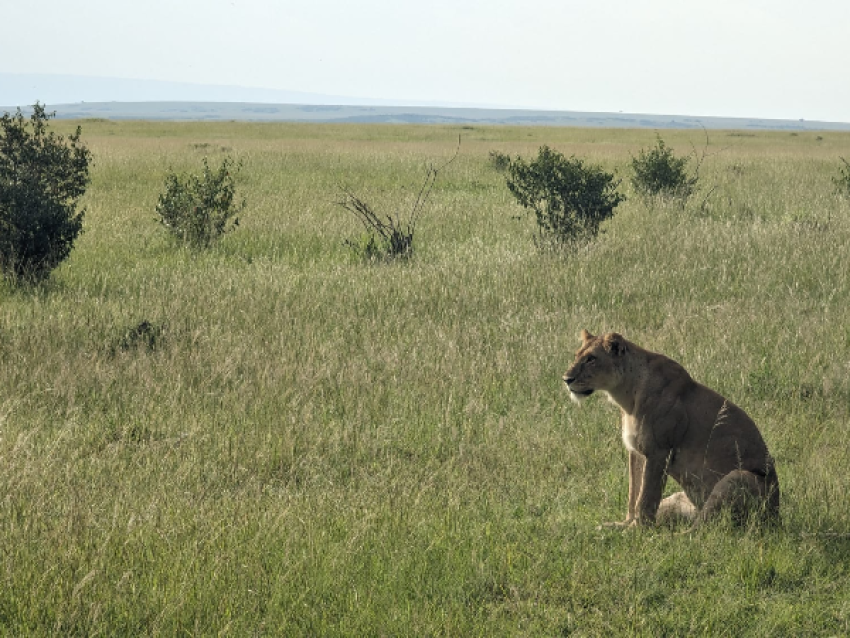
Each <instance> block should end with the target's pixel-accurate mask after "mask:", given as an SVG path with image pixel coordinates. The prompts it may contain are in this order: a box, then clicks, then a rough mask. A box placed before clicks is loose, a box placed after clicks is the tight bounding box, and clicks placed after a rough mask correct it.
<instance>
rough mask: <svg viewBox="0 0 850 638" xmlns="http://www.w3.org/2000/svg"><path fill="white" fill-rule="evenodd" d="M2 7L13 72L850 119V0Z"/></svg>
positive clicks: (97, 0) (105, 0) (2, 65)
mask: <svg viewBox="0 0 850 638" xmlns="http://www.w3.org/2000/svg"><path fill="white" fill-rule="evenodd" d="M3 4H4V6H3V9H2V11H1V12H0V16H2V22H3V29H2V31H3V34H2V38H0V72H14V73H60V74H74V75H91V76H104V77H119V78H134V79H152V80H169V81H178V82H193V83H199V84H221V85H237V86H246V87H264V88H271V89H285V90H291V91H302V92H309V93H322V94H331V95H342V96H352V97H369V98H381V99H392V100H399V101H400V102H402V101H403V102H404V103H407V104H410V103H429V104H430V103H441V104H447V105H459V104H467V105H491V106H505V107H529V108H543V109H555V110H577V111H605V112H616V111H626V112H632V113H634V112H638V113H664V114H677V115H678V114H681V115H717V116H740V117H764V118H793V119H798V118H805V119H808V120H826V121H842V122H850V1H848V0H809V1H807V2H799V0H796V1H792V0H769V1H767V0H764V1H763V0H710V1H709V0H699V1H696V0H692V1H688V0H644V1H643V2H641V1H636V0H608V1H607V2H606V1H591V0H582V1H574V0H509V1H508V0H428V1H422V2H410V1H407V0H282V1H277V2H275V1H273V0H145V1H144V2H138V1H137V0H74V1H72V2H69V1H68V0H41V1H40V2H38V3H37V4H36V5H33V4H31V3H25V2H13V1H12V0H4V2H3ZM35 7H37V10H36V8H35Z"/></svg>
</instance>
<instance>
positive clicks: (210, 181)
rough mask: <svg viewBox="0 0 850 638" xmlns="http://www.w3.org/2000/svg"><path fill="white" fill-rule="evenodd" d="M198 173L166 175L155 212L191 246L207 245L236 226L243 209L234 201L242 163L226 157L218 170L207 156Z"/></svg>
mask: <svg viewBox="0 0 850 638" xmlns="http://www.w3.org/2000/svg"><path fill="white" fill-rule="evenodd" d="M203 162H204V166H203V170H202V172H201V174H200V175H193V174H188V175H178V174H176V173H174V172H171V171H170V172H169V173H168V174H167V175H166V177H165V193H162V194H161V195H160V196H159V202H158V203H157V205H156V212H157V213H158V214H159V216H160V221H161V222H162V224H163V226H165V227H166V228H167V229H168V230H169V232H171V234H172V235H173V236H174V237H176V238H177V239H178V240H179V241H181V242H183V243H185V244H188V245H189V246H192V247H193V248H206V247H208V246H209V245H210V244H212V243H213V242H214V241H215V240H217V239H218V238H219V237H220V236H221V235H223V234H224V233H225V232H227V231H229V230H232V229H233V228H235V227H236V226H238V225H239V218H238V217H237V215H238V214H239V213H240V212H242V211H243V210H244V209H245V206H246V202H245V200H244V199H242V200H241V201H239V202H237V201H236V180H235V174H236V173H238V171H239V169H240V167H241V164H239V163H237V162H236V161H235V160H233V158H231V157H226V158H224V160H223V161H222V163H221V167H220V168H219V169H218V170H212V169H211V168H210V166H209V162H208V161H207V158H204V160H203Z"/></svg>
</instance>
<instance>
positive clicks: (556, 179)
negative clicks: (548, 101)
mask: <svg viewBox="0 0 850 638" xmlns="http://www.w3.org/2000/svg"><path fill="white" fill-rule="evenodd" d="M506 180H507V185H508V189H509V190H510V192H511V194H513V196H514V197H515V198H516V199H517V201H518V202H519V203H520V204H521V205H522V206H523V207H524V208H527V209H531V210H533V211H534V214H535V216H536V218H537V227H538V233H539V234H538V241H541V240H542V241H544V242H551V241H554V242H555V243H556V244H568V243H573V242H575V241H582V240H588V239H592V238H593V237H595V236H596V235H597V233H598V232H599V225H600V224H601V223H602V222H603V221H605V220H606V219H609V218H610V217H612V216H613V215H614V209H615V208H616V207H617V205H618V204H620V202H622V201H623V200H624V199H625V197H624V196H623V195H621V194H620V193H619V192H618V191H617V187H618V186H619V180H615V179H614V175H612V174H611V173H607V172H605V171H604V170H602V168H600V167H598V166H593V165H590V164H585V162H584V161H583V160H581V159H578V158H576V157H575V156H573V157H569V158H567V157H564V155H563V154H561V153H559V152H558V151H555V150H552V149H551V148H549V147H548V146H542V147H541V148H540V150H539V152H538V155H537V158H536V159H533V160H531V161H530V162H526V161H525V160H523V159H522V158H521V157H517V158H515V159H512V160H511V161H510V162H509V164H508V168H507V177H506Z"/></svg>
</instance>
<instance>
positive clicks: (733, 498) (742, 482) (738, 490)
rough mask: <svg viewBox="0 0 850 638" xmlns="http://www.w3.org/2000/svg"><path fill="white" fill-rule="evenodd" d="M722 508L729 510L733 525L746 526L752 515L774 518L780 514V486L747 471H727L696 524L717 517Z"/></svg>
mask: <svg viewBox="0 0 850 638" xmlns="http://www.w3.org/2000/svg"><path fill="white" fill-rule="evenodd" d="M725 508H729V511H730V513H731V515H732V521H733V522H734V523H735V524H736V525H741V524H743V523H746V521H747V518H748V517H749V516H750V515H751V514H755V515H757V516H759V517H760V518H761V519H763V520H769V519H774V518H776V517H778V514H779V486H778V485H776V484H775V483H772V482H771V483H769V482H768V481H767V480H766V479H765V478H764V477H761V476H757V475H756V474H753V473H752V472H748V471H746V470H734V471H732V472H729V474H727V475H726V476H724V477H723V478H722V479H720V481H719V482H718V483H717V485H715V486H714V489H713V490H712V491H711V494H710V495H709V497H708V500H706V502H705V505H704V506H703V508H702V511H701V512H700V516H699V520H698V521H697V524H700V523H703V522H705V521H707V520H710V519H712V518H714V517H716V516H717V515H719V514H720V512H721V511H723V509H725Z"/></svg>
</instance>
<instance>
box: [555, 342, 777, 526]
mask: <svg viewBox="0 0 850 638" xmlns="http://www.w3.org/2000/svg"><path fill="white" fill-rule="evenodd" d="M581 338H582V345H581V347H580V348H579V349H578V351H577V352H576V358H575V361H574V362H573V365H572V366H571V367H570V369H569V370H567V372H566V373H565V374H564V382H565V383H566V384H567V387H568V388H569V391H570V396H571V398H572V399H574V400H575V401H583V400H585V399H587V398H588V397H589V396H590V395H592V394H593V393H594V392H596V391H597V390H598V391H602V392H604V393H606V394H607V395H608V397H609V398H610V399H611V401H612V402H614V403H615V404H617V405H618V406H619V407H620V410H621V412H622V437H623V443H624V444H625V446H626V449H627V450H628V454H629V501H628V510H627V512H626V519H625V520H624V521H622V522H620V523H615V525H623V526H629V525H648V524H652V523H655V522H658V523H665V524H672V523H676V522H682V521H686V522H690V523H691V524H693V525H694V526H696V525H699V524H701V523H702V522H704V521H706V520H709V519H711V518H713V517H715V516H717V515H718V514H719V513H720V512H721V511H722V510H723V509H724V508H729V509H730V511H731V514H732V518H733V520H734V521H736V522H739V523H740V522H743V521H745V520H746V519H747V517H748V516H750V515H751V514H755V515H758V516H760V517H761V518H763V519H766V520H778V518H779V479H778V477H777V475H776V469H775V467H774V461H773V458H772V457H771V456H770V453H769V452H768V450H767V445H766V444H765V442H764V439H763V438H762V436H761V433H760V432H759V430H758V428H757V427H756V424H755V423H754V422H753V420H752V419H751V418H750V417H749V416H748V415H747V414H746V412H744V411H743V410H742V409H741V408H739V407H738V406H737V405H735V404H734V403H732V402H730V401H728V400H726V399H725V398H724V397H722V396H720V395H719V394H718V393H717V392H715V391H714V390H711V389H710V388H707V387H705V386H704V385H702V384H700V383H697V382H696V381H694V380H693V379H692V378H691V376H690V375H689V374H688V373H687V371H686V370H685V369H684V368H683V367H682V366H681V365H679V364H678V363H676V362H675V361H673V360H672V359H669V358H668V357H665V356H664V355H662V354H658V353H655V352H650V351H649V350H644V349H643V348H641V347H639V346H637V345H635V344H634V343H632V342H630V341H627V340H626V339H624V338H623V337H622V336H620V335H619V334H617V333H614V332H611V333H607V334H604V335H600V336H594V335H592V334H590V333H589V332H587V331H586V330H582V333H581ZM668 476H670V477H672V478H673V479H674V480H675V481H676V482H677V483H678V484H679V485H680V486H681V487H682V491H681V492H677V493H675V494H673V495H671V496H668V497H667V498H665V499H663V500H662V499H661V495H662V492H663V490H664V485H665V482H666V480H667V477H668Z"/></svg>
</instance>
